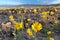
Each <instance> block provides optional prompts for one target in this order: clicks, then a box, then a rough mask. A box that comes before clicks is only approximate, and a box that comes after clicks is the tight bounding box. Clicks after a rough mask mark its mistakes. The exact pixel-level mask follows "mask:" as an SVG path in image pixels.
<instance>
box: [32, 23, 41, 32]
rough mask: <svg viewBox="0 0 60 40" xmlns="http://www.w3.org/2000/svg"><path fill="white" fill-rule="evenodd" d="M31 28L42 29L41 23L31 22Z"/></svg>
mask: <svg viewBox="0 0 60 40" xmlns="http://www.w3.org/2000/svg"><path fill="white" fill-rule="evenodd" d="M32 30H34V31H35V32H37V31H40V30H42V24H41V23H39V22H35V23H33V24H32Z"/></svg>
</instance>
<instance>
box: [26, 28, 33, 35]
mask: <svg viewBox="0 0 60 40" xmlns="http://www.w3.org/2000/svg"><path fill="white" fill-rule="evenodd" d="M26 32H27V34H28V35H29V36H32V35H33V33H32V31H31V30H30V29H29V28H28V29H27V31H26Z"/></svg>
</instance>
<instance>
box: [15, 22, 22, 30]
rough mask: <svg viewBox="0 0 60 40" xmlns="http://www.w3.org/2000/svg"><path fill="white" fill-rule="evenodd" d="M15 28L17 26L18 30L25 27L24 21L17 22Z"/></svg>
mask: <svg viewBox="0 0 60 40" xmlns="http://www.w3.org/2000/svg"><path fill="white" fill-rule="evenodd" d="M15 28H16V29H17V30H19V29H21V28H23V22H16V23H15Z"/></svg>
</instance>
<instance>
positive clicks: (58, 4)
mask: <svg viewBox="0 0 60 40" xmlns="http://www.w3.org/2000/svg"><path fill="white" fill-rule="evenodd" d="M15 6H60V4H50V5H37V4H35V5H33V4H22V5H0V7H15Z"/></svg>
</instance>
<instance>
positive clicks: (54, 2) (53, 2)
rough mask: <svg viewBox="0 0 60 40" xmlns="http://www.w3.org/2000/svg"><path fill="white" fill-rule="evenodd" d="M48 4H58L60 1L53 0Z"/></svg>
mask: <svg viewBox="0 0 60 40" xmlns="http://www.w3.org/2000/svg"><path fill="white" fill-rule="evenodd" d="M48 4H60V0H55V1H52V2H49V3H48Z"/></svg>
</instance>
